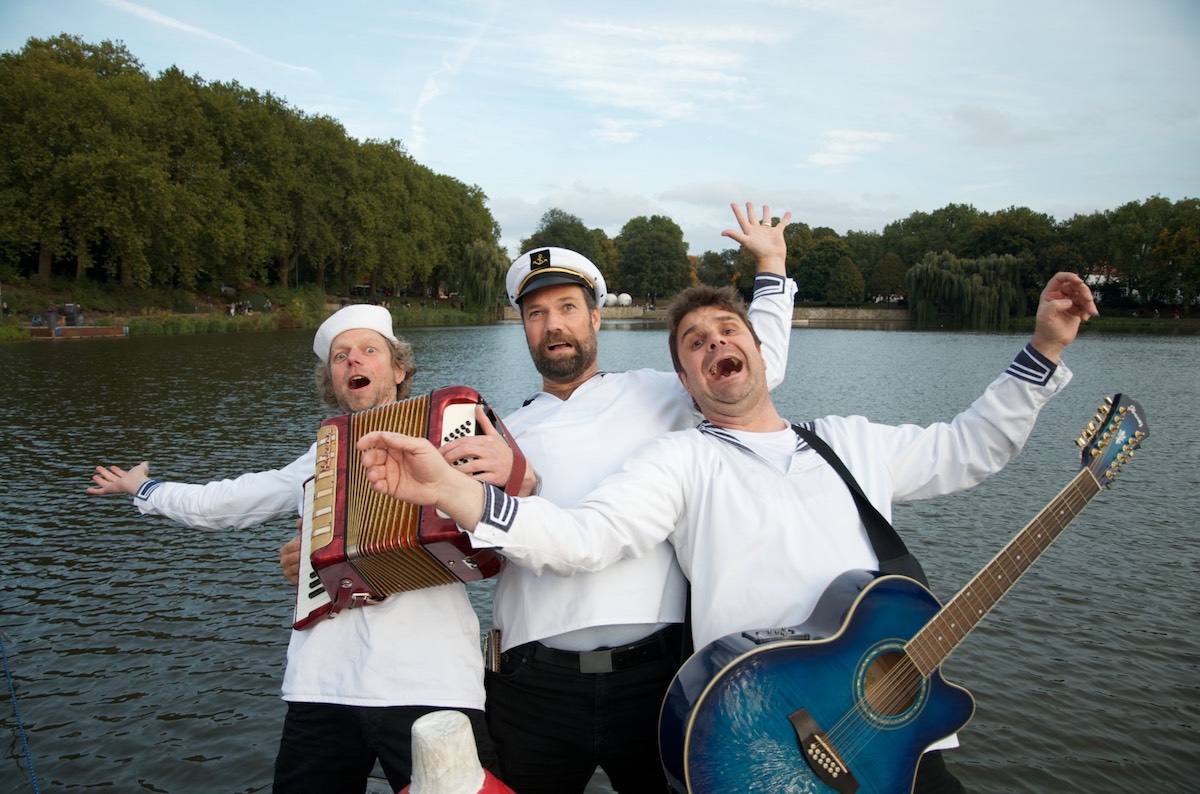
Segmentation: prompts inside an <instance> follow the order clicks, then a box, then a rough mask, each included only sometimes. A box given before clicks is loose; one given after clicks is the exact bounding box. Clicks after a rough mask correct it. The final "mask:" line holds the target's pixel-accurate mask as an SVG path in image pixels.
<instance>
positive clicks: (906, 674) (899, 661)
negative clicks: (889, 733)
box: [863, 651, 921, 717]
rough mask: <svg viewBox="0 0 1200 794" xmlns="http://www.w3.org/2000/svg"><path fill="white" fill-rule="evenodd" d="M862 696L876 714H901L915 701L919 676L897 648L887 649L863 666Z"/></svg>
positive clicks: (918, 691)
mask: <svg viewBox="0 0 1200 794" xmlns="http://www.w3.org/2000/svg"><path fill="white" fill-rule="evenodd" d="M863 683H864V687H863V696H864V698H865V699H866V701H867V705H868V706H870V707H871V709H872V710H873V711H875V712H876V713H878V714H884V715H886V716H889V717H894V716H896V715H898V714H903V713H904V712H905V711H907V710H908V708H909V707H910V706H912V704H913V703H914V702H915V701H916V699H917V696H918V695H919V694H920V690H921V676H920V674H919V673H918V672H917V670H916V668H914V667H913V665H912V663H911V662H910V661H909V660H908V657H907V656H905V655H904V654H903V653H902V652H900V651H888V652H887V653H882V654H880V655H879V656H877V657H875V659H874V661H872V662H871V664H870V665H868V667H867V671H866V676H865V678H864V681H863Z"/></svg>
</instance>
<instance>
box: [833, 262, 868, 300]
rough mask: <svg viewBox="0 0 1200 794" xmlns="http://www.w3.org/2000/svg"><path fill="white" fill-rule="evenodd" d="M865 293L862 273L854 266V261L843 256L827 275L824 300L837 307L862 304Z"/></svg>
mask: <svg viewBox="0 0 1200 794" xmlns="http://www.w3.org/2000/svg"><path fill="white" fill-rule="evenodd" d="M865 291H866V282H865V281H864V279H863V275H862V271H860V270H859V269H858V266H857V265H855V264H854V260H852V259H851V258H850V257H848V256H843V257H842V258H841V259H839V260H838V261H837V264H836V265H834V267H833V270H832V272H830V274H829V283H828V286H827V287H826V299H827V300H828V301H829V302H830V303H834V304H837V305H839V306H849V305H851V304H859V303H862V299H863V294H864V292H865Z"/></svg>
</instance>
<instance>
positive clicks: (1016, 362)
mask: <svg viewBox="0 0 1200 794" xmlns="http://www.w3.org/2000/svg"><path fill="white" fill-rule="evenodd" d="M1057 369H1058V365H1057V364H1055V363H1054V362H1053V361H1051V360H1050V359H1048V358H1046V357H1045V356H1043V355H1042V354H1041V353H1039V352H1037V351H1036V350H1034V349H1033V345H1030V344H1027V345H1025V348H1024V349H1023V350H1022V351H1021V352H1020V353H1018V354H1017V357H1016V358H1014V359H1013V362H1012V363H1011V364H1009V365H1008V369H1007V370H1005V372H1007V373H1008V374H1009V375H1012V376H1013V377H1014V378H1018V379H1020V380H1023V381H1026V382H1028V383H1033V384H1036V385H1038V386H1045V385H1046V384H1047V383H1049V382H1050V378H1051V377H1052V376H1053V375H1054V371H1055V370H1057Z"/></svg>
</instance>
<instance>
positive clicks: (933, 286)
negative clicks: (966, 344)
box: [904, 252, 1025, 331]
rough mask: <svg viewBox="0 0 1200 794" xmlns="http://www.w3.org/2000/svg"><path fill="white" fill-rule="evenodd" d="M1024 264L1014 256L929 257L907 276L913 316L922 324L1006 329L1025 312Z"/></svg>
mask: <svg viewBox="0 0 1200 794" xmlns="http://www.w3.org/2000/svg"><path fill="white" fill-rule="evenodd" d="M1022 266H1023V263H1022V262H1021V260H1020V259H1018V258H1017V257H1015V256H1011V255H1005V256H988V257H983V258H981V259H959V258H958V257H956V256H954V255H953V254H949V253H946V252H942V253H940V254H932V253H931V254H926V255H925V258H924V259H923V260H922V261H921V263H920V264H918V265H915V266H913V267H911V268H909V269H908V272H907V273H905V276H904V281H905V285H906V286H907V288H908V307H909V309H908V311H909V316H910V317H911V318H912V319H913V321H914V322H915V323H916V324H917V325H932V324H934V323H939V324H942V325H948V326H950V327H954V328H967V329H971V330H976V331H985V330H997V329H1002V328H1004V327H1005V326H1006V325H1007V324H1008V318H1009V317H1010V316H1014V315H1016V316H1020V315H1023V314H1025V296H1024V292H1023V290H1022V289H1021V270H1022Z"/></svg>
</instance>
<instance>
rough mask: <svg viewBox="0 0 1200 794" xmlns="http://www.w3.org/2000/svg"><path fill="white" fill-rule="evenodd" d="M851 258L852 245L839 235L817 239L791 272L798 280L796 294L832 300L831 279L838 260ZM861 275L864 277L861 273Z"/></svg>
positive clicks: (807, 297)
mask: <svg viewBox="0 0 1200 794" xmlns="http://www.w3.org/2000/svg"><path fill="white" fill-rule="evenodd" d="M849 258H850V247H849V246H848V245H846V243H845V241H843V240H842V239H840V238H839V237H837V236H828V235H826V236H822V237H820V238H819V239H815V240H814V242H813V244H812V246H811V247H810V248H809V250H808V251H807V252H806V253H805V254H803V255H802V256H801V257H800V260H799V262H797V265H796V268H795V270H794V271H793V272H792V274H791V275H792V278H793V279H795V281H796V294H797V296H798V297H799V298H800V300H806V301H827V300H831V298H830V297H829V280H830V278H831V277H832V275H833V273H834V271H835V270H836V269H837V264H838V262H839V261H841V260H842V259H849ZM851 261H853V260H851ZM859 277H860V278H861V277H862V276H861V274H860V275H859Z"/></svg>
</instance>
